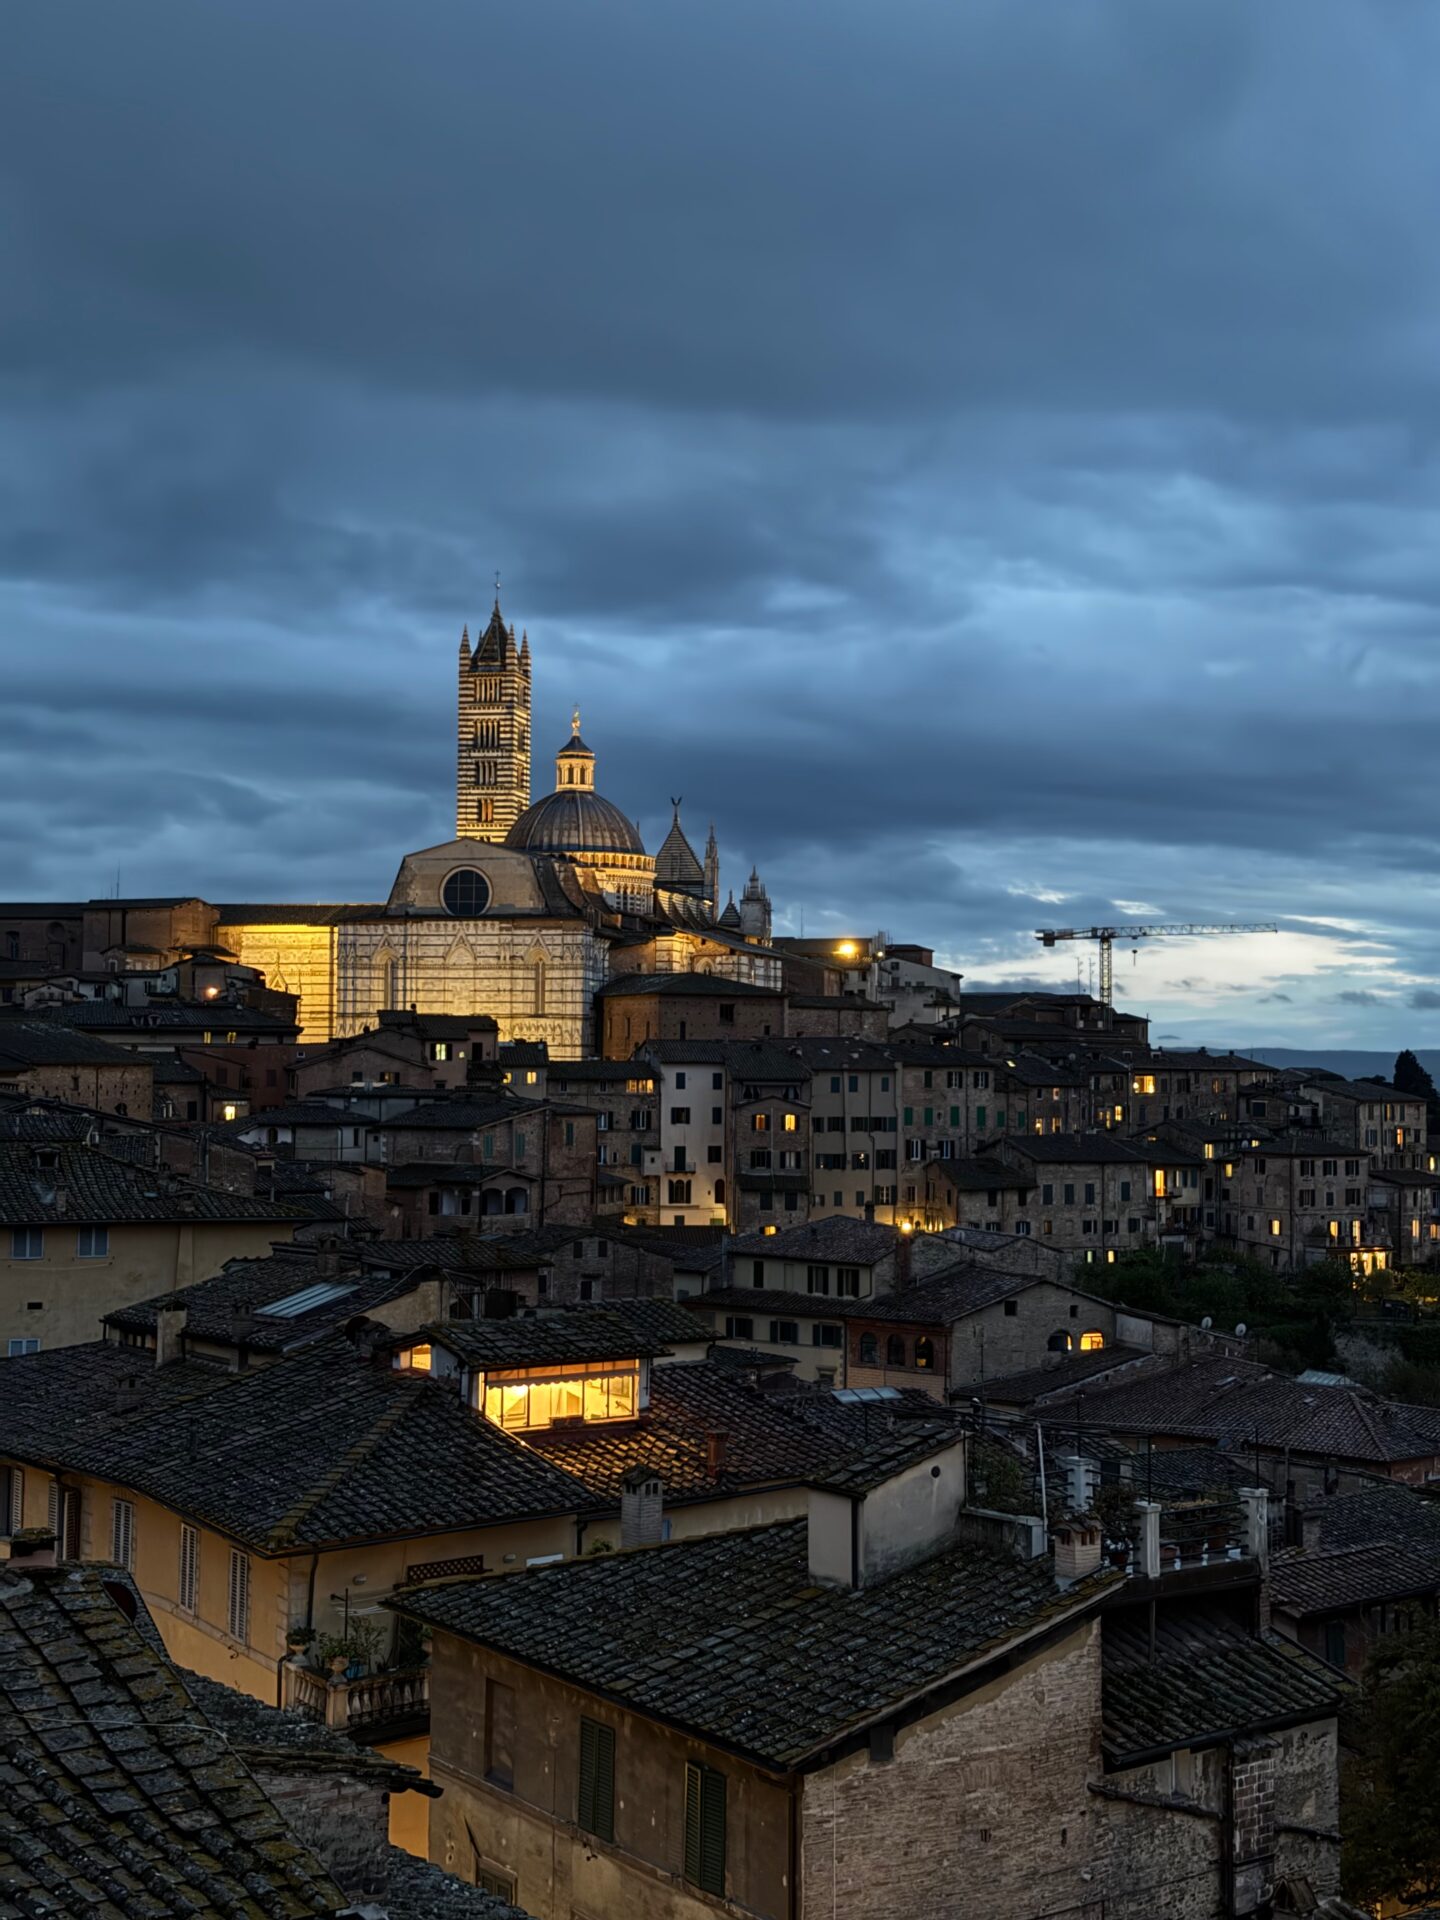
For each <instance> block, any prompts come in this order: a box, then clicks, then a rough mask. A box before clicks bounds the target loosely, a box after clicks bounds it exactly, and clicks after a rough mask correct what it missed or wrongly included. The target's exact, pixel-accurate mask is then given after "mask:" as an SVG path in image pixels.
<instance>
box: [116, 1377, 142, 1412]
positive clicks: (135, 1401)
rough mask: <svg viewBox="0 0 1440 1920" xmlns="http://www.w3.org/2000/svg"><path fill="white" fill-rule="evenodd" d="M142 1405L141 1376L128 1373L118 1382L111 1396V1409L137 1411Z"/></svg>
mask: <svg viewBox="0 0 1440 1920" xmlns="http://www.w3.org/2000/svg"><path fill="white" fill-rule="evenodd" d="M140 1406H141V1397H140V1377H139V1375H138V1374H134V1373H127V1374H126V1375H125V1377H124V1378H123V1379H122V1380H119V1381H117V1382H116V1386H115V1391H114V1392H113V1393H112V1394H111V1396H110V1411H111V1412H112V1413H137V1412H138V1411H139V1409H140Z"/></svg>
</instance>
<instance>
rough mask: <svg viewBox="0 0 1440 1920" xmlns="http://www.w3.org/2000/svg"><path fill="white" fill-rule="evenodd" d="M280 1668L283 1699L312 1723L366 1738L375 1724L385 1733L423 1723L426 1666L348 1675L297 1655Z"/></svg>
mask: <svg viewBox="0 0 1440 1920" xmlns="http://www.w3.org/2000/svg"><path fill="white" fill-rule="evenodd" d="M333 1664H334V1663H332V1665H333ZM281 1672H282V1673H283V1675H284V1696H283V1697H284V1704H285V1705H286V1706H287V1707H288V1708H290V1710H291V1712H292V1713H298V1714H300V1715H302V1716H303V1718H305V1719H306V1720H313V1721H315V1723H316V1724H317V1725H318V1726H322V1727H334V1728H336V1729H338V1730H339V1731H340V1732H343V1733H356V1734H359V1735H360V1737H361V1738H362V1739H366V1738H374V1737H375V1735H376V1734H377V1733H378V1732H379V1731H380V1730H381V1729H384V1730H385V1732H386V1733H391V1732H392V1731H393V1730H396V1729H399V1728H404V1727H413V1728H415V1729H416V1730H417V1731H419V1730H423V1729H424V1728H425V1727H426V1726H428V1725H429V1721H430V1669H429V1667H406V1668H402V1669H399V1670H396V1671H394V1672H389V1673H367V1674H362V1675H361V1676H360V1677H359V1678H351V1677H350V1675H349V1674H348V1673H346V1672H344V1671H341V1672H338V1673H337V1672H333V1671H332V1672H327V1673H319V1672H317V1671H316V1670H315V1668H313V1667H307V1666H304V1665H302V1664H300V1662H299V1661H297V1660H287V1661H286V1662H285V1664H284V1666H283V1667H282V1668H281Z"/></svg>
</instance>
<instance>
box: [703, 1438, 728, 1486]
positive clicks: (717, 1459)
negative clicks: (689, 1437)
mask: <svg viewBox="0 0 1440 1920" xmlns="http://www.w3.org/2000/svg"><path fill="white" fill-rule="evenodd" d="M729 1439H730V1436H729V1434H728V1433H726V1432H724V1431H723V1430H722V1429H720V1428H718V1427H717V1428H716V1429H715V1430H714V1431H713V1432H711V1433H707V1434H706V1436H705V1471H706V1472H707V1473H708V1474H709V1475H710V1477H711V1478H712V1479H717V1478H718V1477H719V1476H720V1475H721V1474H722V1473H723V1472H724V1471H725V1449H726V1446H727V1445H728V1443H729Z"/></svg>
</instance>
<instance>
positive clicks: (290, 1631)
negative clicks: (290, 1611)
mask: <svg viewBox="0 0 1440 1920" xmlns="http://www.w3.org/2000/svg"><path fill="white" fill-rule="evenodd" d="M314 1638H315V1629H314V1627H307V1626H305V1625H304V1624H303V1622H301V1621H299V1620H293V1621H291V1623H290V1625H289V1627H288V1628H287V1629H286V1632H285V1645H286V1647H287V1648H288V1649H289V1651H290V1655H291V1658H292V1659H295V1660H298V1659H299V1658H300V1657H301V1655H302V1654H303V1653H304V1652H305V1649H306V1648H307V1647H308V1646H309V1645H310V1643H311V1641H312V1640H313V1639H314Z"/></svg>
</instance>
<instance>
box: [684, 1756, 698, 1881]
mask: <svg viewBox="0 0 1440 1920" xmlns="http://www.w3.org/2000/svg"><path fill="white" fill-rule="evenodd" d="M700 1857H701V1849H700V1769H699V1767H697V1766H693V1765H691V1764H690V1763H689V1762H688V1761H687V1763H686V1766H685V1878H686V1879H687V1880H690V1881H692V1882H693V1883H694V1884H695V1885H696V1886H697V1887H698V1886H699V1885H700Z"/></svg>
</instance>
